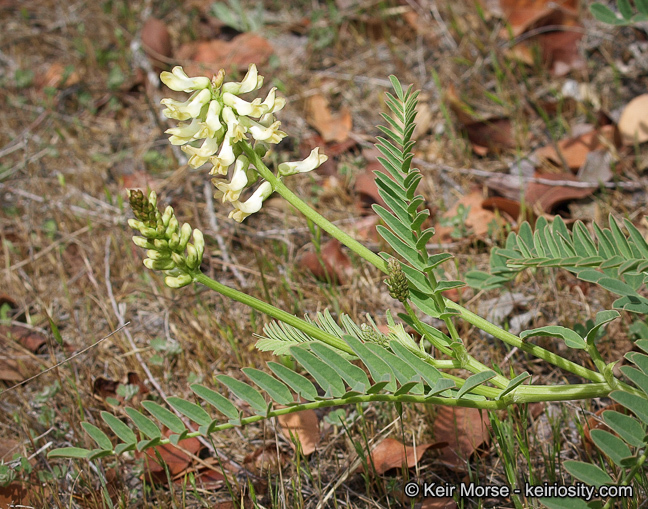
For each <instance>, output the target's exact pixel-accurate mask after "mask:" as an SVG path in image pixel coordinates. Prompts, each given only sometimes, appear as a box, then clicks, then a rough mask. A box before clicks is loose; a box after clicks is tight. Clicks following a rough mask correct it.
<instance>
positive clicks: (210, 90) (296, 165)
mask: <svg viewBox="0 0 648 509" xmlns="http://www.w3.org/2000/svg"><path fill="white" fill-rule="evenodd" d="M224 77H225V71H224V70H222V69H221V70H220V71H219V73H218V74H217V75H215V76H214V77H213V78H212V79H211V80H210V79H209V78H205V77H197V78H190V77H188V76H187V75H186V74H185V72H184V70H183V69H182V67H174V68H173V70H172V71H171V72H166V71H165V72H163V73H162V74H161V75H160V78H161V80H162V82H163V83H164V84H165V85H166V86H168V87H169V88H170V89H171V90H175V91H183V92H188V93H191V96H190V97H189V99H187V100H186V101H184V102H181V101H176V100H173V99H163V100H162V104H164V105H165V106H166V109H165V110H164V111H163V112H162V113H163V114H164V115H165V116H166V117H167V118H172V119H176V120H179V121H181V123H179V124H178V126H177V127H174V128H172V129H168V130H167V131H166V132H167V133H168V134H170V135H171V137H170V138H169V141H170V142H171V143H172V144H174V145H182V150H183V151H184V152H185V153H186V154H188V155H189V156H190V158H189V165H190V166H191V167H192V168H199V167H200V166H202V165H203V164H205V163H207V162H210V163H211V164H212V168H211V170H210V172H209V173H210V174H211V175H228V173H230V168H231V167H232V166H233V169H232V171H231V175H230V178H229V180H228V179H226V178H225V179H213V183H214V185H215V186H216V188H217V189H218V191H217V197H218V198H221V199H222V201H223V202H226V201H229V202H230V203H232V205H233V206H234V210H233V211H231V212H230V215H229V217H231V218H233V219H234V220H235V221H238V222H241V221H243V220H244V219H245V218H246V217H247V216H249V215H250V214H253V213H255V212H258V211H259V210H260V209H261V206H262V204H263V201H264V200H265V199H266V198H267V197H268V196H270V195H271V194H272V192H273V189H272V186H271V184H270V183H269V182H262V183H261V185H260V186H259V187H258V188H257V189H256V191H255V192H254V193H253V194H252V196H251V197H250V198H248V199H247V200H246V201H243V202H241V201H240V196H241V193H242V192H243V191H244V190H245V189H247V188H248V187H250V186H252V185H254V184H255V182H256V181H257V180H258V178H259V174H258V172H257V171H256V169H255V168H254V167H253V166H252V165H251V163H250V161H249V160H248V158H247V157H246V156H245V155H244V154H243V150H242V149H241V148H240V147H239V146H237V144H238V143H240V142H243V143H250V142H251V143H252V144H253V147H254V150H255V152H257V153H258V154H260V156H263V155H265V153H266V152H267V150H268V148H269V145H270V144H275V143H279V142H280V141H281V140H282V139H283V138H284V137H285V136H286V133H285V132H283V131H280V130H279V126H280V125H281V122H279V121H277V120H276V118H275V116H274V114H275V113H276V112H277V111H279V110H281V109H282V108H283V107H284V106H285V105H286V100H285V99H284V98H283V97H277V96H276V90H277V89H276V88H272V89H271V90H270V92H268V95H267V96H266V98H265V99H264V100H263V101H262V100H261V98H256V99H253V100H252V101H246V100H244V99H241V98H240V97H239V95H241V94H247V93H249V92H254V91H255V90H258V89H259V88H261V86H262V85H263V76H259V75H258V73H257V68H256V66H255V65H254V64H252V65H250V67H249V69H248V72H247V74H246V75H245V77H244V78H243V81H241V82H231V83H223V80H224ZM248 136H249V137H251V139H252V140H250V138H248ZM198 140H204V141H203V142H202V143H201V144H200V146H194V144H193V143H192V142H195V141H198ZM326 159H327V157H326V156H325V155H323V154H320V153H319V149H318V148H315V149H314V150H313V151H312V152H311V154H310V155H309V156H308V157H307V158H306V159H304V160H303V161H296V162H287V163H282V164H280V165H279V167H278V172H279V175H280V176H286V175H294V174H296V173H304V172H308V171H311V170H314V169H315V168H317V167H318V166H319V165H321V164H322V163H323V162H324V161H326Z"/></svg>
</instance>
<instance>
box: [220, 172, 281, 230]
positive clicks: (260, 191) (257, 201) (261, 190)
mask: <svg viewBox="0 0 648 509" xmlns="http://www.w3.org/2000/svg"><path fill="white" fill-rule="evenodd" d="M272 192H273V189H272V185H271V184H270V182H267V181H266V182H263V183H262V184H261V185H260V186H259V187H258V188H257V190H256V191H254V194H252V196H250V197H249V198H248V199H247V200H246V201H244V202H240V201H238V200H237V201H234V202H232V205H234V210H232V211H231V212H230V213H229V216H228V217H230V218H232V219H234V221H237V222H239V223H241V222H242V221H243V220H244V219H245V218H246V217H248V216H249V215H250V214H254V213H255V212H259V210H261V206H262V205H263V202H264V201H265V199H266V198H267V197H268V196H270V195H271V194H272Z"/></svg>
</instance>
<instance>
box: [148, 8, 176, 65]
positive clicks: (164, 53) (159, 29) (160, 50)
mask: <svg viewBox="0 0 648 509" xmlns="http://www.w3.org/2000/svg"><path fill="white" fill-rule="evenodd" d="M142 46H143V47H144V52H145V53H146V54H147V55H148V57H149V58H150V59H151V62H152V63H153V64H154V65H155V66H157V67H159V68H165V67H166V65H167V64H166V63H165V60H166V59H168V58H169V57H170V56H171V53H172V47H171V35H170V34H169V30H168V29H167V27H166V25H165V24H164V22H163V21H160V20H159V19H156V18H148V19H147V20H146V22H144V26H143V27H142Z"/></svg>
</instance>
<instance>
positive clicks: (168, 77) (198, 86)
mask: <svg viewBox="0 0 648 509" xmlns="http://www.w3.org/2000/svg"><path fill="white" fill-rule="evenodd" d="M160 79H161V80H162V83H164V84H165V85H166V86H167V87H169V88H170V89H171V90H175V91H176V92H180V91H181V90H182V91H183V92H191V91H192V90H202V89H203V88H207V87H208V86H209V78H205V77H200V78H190V77H189V76H187V74H186V73H185V72H184V70H183V69H182V67H180V66H179V65H178V66H176V67H174V68H173V69H171V72H167V71H164V72H162V74H160Z"/></svg>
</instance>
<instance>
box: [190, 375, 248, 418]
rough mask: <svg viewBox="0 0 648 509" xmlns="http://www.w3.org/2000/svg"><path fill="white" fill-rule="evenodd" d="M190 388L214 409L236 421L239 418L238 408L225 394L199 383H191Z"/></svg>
mask: <svg viewBox="0 0 648 509" xmlns="http://www.w3.org/2000/svg"><path fill="white" fill-rule="evenodd" d="M190 389H191V390H192V391H193V392H194V394H195V395H196V396H198V397H199V398H201V399H203V400H205V401H206V402H207V403H209V404H210V405H211V406H213V407H214V408H215V409H216V410H218V411H219V412H220V413H222V414H223V415H224V416H225V417H227V418H228V419H231V420H234V421H238V419H239V411H238V409H237V408H236V407H235V406H234V404H233V403H232V402H231V401H230V400H228V399H227V398H226V397H225V396H223V395H221V394H219V393H217V392H216V391H214V390H212V389H208V388H207V387H205V386H203V385H199V384H194V385H192V386H191V387H190Z"/></svg>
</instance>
